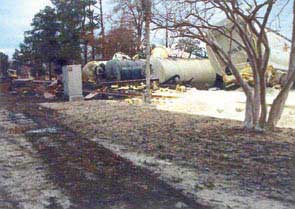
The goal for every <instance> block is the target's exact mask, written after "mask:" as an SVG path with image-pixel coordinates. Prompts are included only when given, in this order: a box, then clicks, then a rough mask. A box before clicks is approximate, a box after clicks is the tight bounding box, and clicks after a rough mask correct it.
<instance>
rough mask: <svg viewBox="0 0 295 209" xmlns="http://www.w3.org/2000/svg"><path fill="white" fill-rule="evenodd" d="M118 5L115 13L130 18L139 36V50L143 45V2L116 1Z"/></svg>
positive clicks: (136, 0)
mask: <svg viewBox="0 0 295 209" xmlns="http://www.w3.org/2000/svg"><path fill="white" fill-rule="evenodd" d="M114 2H115V3H117V4H116V6H115V9H114V10H115V12H117V13H118V12H121V15H122V16H126V17H128V19H129V20H130V22H131V23H132V25H133V27H134V29H135V32H136V35H137V50H139V49H140V47H141V45H142V37H143V24H144V10H143V8H142V4H141V0H114Z"/></svg>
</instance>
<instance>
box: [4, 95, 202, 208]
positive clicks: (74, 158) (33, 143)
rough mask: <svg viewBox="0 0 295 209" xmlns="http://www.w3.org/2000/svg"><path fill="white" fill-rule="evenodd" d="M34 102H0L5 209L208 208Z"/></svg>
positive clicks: (23, 99)
mask: <svg viewBox="0 0 295 209" xmlns="http://www.w3.org/2000/svg"><path fill="white" fill-rule="evenodd" d="M32 99H33V98H17V97H15V98H14V97H4V96H0V142H1V146H0V208H9V209H10V208H52V209H53V208H113V209H115V208H118V209H119V208H120V209H125V208H136V209H140V208H151V209H153V208H167V209H168V208H169V209H170V208H204V207H201V206H200V205H198V204H197V203H196V202H193V201H191V200H190V199H187V198H185V197H184V196H183V195H181V194H180V193H179V192H177V191H175V190H174V189H172V188H170V187H169V186H167V185H166V184H165V183H163V182H161V181H159V180H157V178H156V176H154V175H153V174H151V173H149V172H148V171H146V170H144V169H139V168H138V167H136V166H134V165H133V164H132V163H130V162H128V161H126V160H123V159H122V158H120V157H119V156H116V155H114V154H112V153H111V152H110V151H108V150H106V149H105V148H103V147H100V146H98V145H97V144H96V143H94V142H91V141H90V140H88V139H86V138H84V137H83V136H80V135H79V134H77V133H75V132H74V131H71V130H68V129H65V128H63V127H61V126H60V125H59V121H56V118H55V113H54V112H53V111H51V112H50V111H48V110H47V109H42V108H39V107H38V106H37V105H36V104H35V103H34V102H31V101H33V100H32ZM23 113H24V114H23Z"/></svg>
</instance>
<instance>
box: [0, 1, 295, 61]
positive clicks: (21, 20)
mask: <svg viewBox="0 0 295 209" xmlns="http://www.w3.org/2000/svg"><path fill="white" fill-rule="evenodd" d="M281 1H283V2H284V1H287V0H281ZM110 2H111V0H103V4H104V8H105V10H106V13H109V12H110V11H109V10H110V9H111V4H110ZM291 2H292V1H291ZM47 5H51V3H50V0H0V51H1V52H4V53H5V54H8V55H9V56H10V57H11V56H12V54H13V52H14V50H15V48H18V46H19V44H20V43H21V42H22V41H23V34H24V31H27V30H29V29H30V23H31V21H32V18H33V17H34V14H36V13H37V12H38V11H39V10H40V9H43V8H44V7H45V6H47ZM291 12H292V5H291V4H290V5H288V7H286V8H285V9H284V12H283V13H282V18H281V21H280V25H279V24H278V21H274V23H273V24H272V26H273V27H274V29H278V30H280V31H281V32H282V33H283V34H284V35H285V36H288V37H289V38H290V37H291V29H292V28H291V24H290V23H291V20H292V15H291ZM279 26H280V27H279ZM152 35H153V37H152V40H154V42H157V43H160V42H161V40H160V39H159V38H156V36H157V37H158V36H159V35H160V33H153V34H152Z"/></svg>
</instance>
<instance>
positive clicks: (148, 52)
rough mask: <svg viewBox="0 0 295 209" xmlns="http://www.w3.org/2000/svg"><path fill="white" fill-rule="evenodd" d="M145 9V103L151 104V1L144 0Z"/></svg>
mask: <svg viewBox="0 0 295 209" xmlns="http://www.w3.org/2000/svg"><path fill="white" fill-rule="evenodd" d="M143 3H144V4H143V5H144V6H143V7H144V9H145V40H146V95H145V102H146V103H148V104H149V103H150V102H151V93H150V89H151V72H150V70H151V69H150V57H151V50H150V22H151V0H143Z"/></svg>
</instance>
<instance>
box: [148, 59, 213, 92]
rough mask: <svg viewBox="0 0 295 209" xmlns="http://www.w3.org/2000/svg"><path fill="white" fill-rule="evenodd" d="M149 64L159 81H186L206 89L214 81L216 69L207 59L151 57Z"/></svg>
mask: <svg viewBox="0 0 295 209" xmlns="http://www.w3.org/2000/svg"><path fill="white" fill-rule="evenodd" d="M151 65H152V74H153V76H154V77H155V78H158V79H159V81H160V83H166V82H169V81H172V82H176V83H186V82H188V83H190V84H191V85H192V86H195V87H198V88H202V89H206V88H209V87H212V86H214V84H215V82H216V71H215V70H214V68H213V67H212V65H211V63H210V61H209V60H208V59H162V58H152V59H151Z"/></svg>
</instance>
